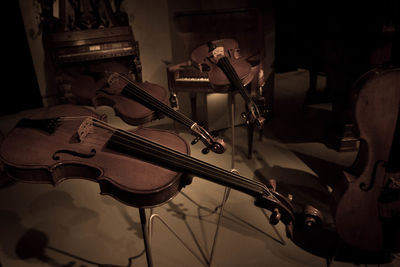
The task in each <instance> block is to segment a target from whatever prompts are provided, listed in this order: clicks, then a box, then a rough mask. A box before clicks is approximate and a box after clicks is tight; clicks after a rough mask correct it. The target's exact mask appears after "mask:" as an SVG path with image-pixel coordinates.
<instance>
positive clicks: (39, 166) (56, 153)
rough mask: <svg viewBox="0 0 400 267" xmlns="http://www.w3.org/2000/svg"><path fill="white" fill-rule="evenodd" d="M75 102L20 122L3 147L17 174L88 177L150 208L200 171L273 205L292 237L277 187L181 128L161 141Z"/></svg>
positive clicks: (289, 211)
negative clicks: (207, 157)
mask: <svg viewBox="0 0 400 267" xmlns="http://www.w3.org/2000/svg"><path fill="white" fill-rule="evenodd" d="M54 109H55V110H54ZM70 109H71V108H70V107H65V106H61V107H51V108H46V109H44V110H43V111H41V112H40V113H39V114H37V115H35V116H34V117H32V118H26V119H22V120H20V121H19V122H18V123H17V125H16V127H15V128H14V129H13V130H12V131H11V132H10V133H9V134H8V135H7V137H6V138H5V140H4V141H3V143H2V145H1V147H0V159H1V161H2V162H3V163H4V165H5V167H6V170H7V172H8V173H9V174H10V176H11V177H14V178H15V179H18V180H22V181H27V182H36V183H52V184H54V185H57V184H58V183H60V182H61V181H63V180H65V179H69V178H77V177H82V178H85V179H89V180H92V181H95V182H98V183H99V185H100V189H101V193H102V194H107V195H111V196H112V197H114V198H116V199H118V200H120V201H122V202H124V203H126V204H128V205H132V206H135V207H152V206H156V205H160V204H162V203H164V202H165V201H167V200H169V199H171V198H172V197H173V196H175V195H176V194H177V193H178V192H179V191H180V190H181V188H182V187H183V186H186V185H187V184H189V183H190V182H191V179H188V178H185V179H183V177H193V175H195V176H197V177H201V178H204V179H207V180H209V181H211V182H214V183H217V184H220V185H222V186H227V187H230V188H233V189H236V190H239V191H241V192H243V193H246V194H248V195H250V196H252V197H254V198H255V204H256V205H257V206H260V207H262V208H265V209H268V210H270V211H272V214H271V216H270V223H273V224H276V223H278V222H279V221H281V222H283V223H284V224H285V225H286V226H287V227H286V228H287V234H288V236H291V233H292V231H293V223H294V219H295V217H294V209H293V206H292V204H291V202H290V200H289V199H288V198H286V197H285V196H283V195H281V194H280V193H278V192H277V191H275V190H274V189H273V188H268V187H267V186H266V185H265V184H262V183H260V182H257V181H253V180H251V179H248V178H245V177H243V176H240V175H239V174H237V173H234V172H230V171H227V170H224V169H222V168H219V167H217V166H214V165H212V164H209V163H206V162H203V161H201V160H198V159H196V158H193V157H191V156H190V155H188V151H189V147H188V146H186V145H185V144H186V143H185V142H184V140H182V139H181V138H178V136H177V135H175V134H171V133H170V134H169V135H170V136H171V135H172V136H171V137H169V138H168V140H167V139H163V142H162V143H163V144H161V142H159V138H160V136H157V135H155V134H154V133H153V131H152V130H144V129H143V130H140V131H139V132H129V131H125V130H122V129H118V128H115V127H113V126H111V125H110V124H107V123H106V122H105V121H104V120H102V119H99V118H98V117H96V116H93V115H91V114H88V113H87V111H84V110H83V111H82V112H80V114H77V113H76V111H79V110H78V107H75V108H73V110H72V111H73V112H72V114H70V113H71V112H69V111H70ZM62 111H64V114H62V113H63V112H62ZM57 115H64V116H57ZM54 116H55V117H54ZM166 134H168V132H166V131H163V135H166ZM164 144H165V145H164ZM153 164H156V165H158V166H155V165H153ZM164 168H166V169H164ZM177 173H180V174H177Z"/></svg>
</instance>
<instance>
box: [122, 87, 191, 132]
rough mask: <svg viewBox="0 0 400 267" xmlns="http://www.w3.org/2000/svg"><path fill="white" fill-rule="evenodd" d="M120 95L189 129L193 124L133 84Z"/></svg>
mask: <svg viewBox="0 0 400 267" xmlns="http://www.w3.org/2000/svg"><path fill="white" fill-rule="evenodd" d="M121 94H122V95H124V96H126V97H128V98H130V99H134V100H138V101H139V102H140V103H141V104H143V105H145V106H147V107H148V108H150V109H152V110H156V111H159V112H161V113H163V114H165V115H166V116H168V117H170V118H171V119H173V120H175V121H178V122H180V123H182V124H183V125H185V126H186V127H189V128H190V127H191V126H192V125H193V124H194V122H193V121H192V120H191V119H189V118H188V117H186V116H185V115H183V114H182V113H180V112H177V111H175V110H174V109H173V108H171V107H169V106H167V105H166V104H164V103H163V102H161V101H160V100H158V99H157V98H155V97H153V96H152V95H150V94H148V93H147V92H146V91H144V90H143V89H141V88H140V87H139V86H138V85H136V84H135V83H131V82H129V83H127V85H126V86H125V87H124V88H123V90H122V92H121Z"/></svg>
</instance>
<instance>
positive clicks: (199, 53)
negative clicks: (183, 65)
mask: <svg viewBox="0 0 400 267" xmlns="http://www.w3.org/2000/svg"><path fill="white" fill-rule="evenodd" d="M191 60H192V61H193V62H195V64H197V66H198V68H199V69H200V70H201V71H207V72H208V77H209V81H210V84H211V85H212V86H213V88H214V89H215V91H216V92H224V91H226V88H229V86H231V87H232V88H233V89H234V90H237V91H238V92H239V93H240V95H241V96H242V97H243V99H244V101H245V103H246V109H247V112H244V113H243V114H242V117H244V118H246V122H247V124H256V125H257V126H258V127H260V128H261V127H262V126H263V124H264V121H265V118H264V117H263V116H264V115H263V114H262V113H261V112H260V110H259V108H258V106H257V105H256V104H255V103H254V101H253V99H252V98H251V97H250V96H249V94H248V92H247V89H246V88H245V86H246V85H247V84H248V83H250V82H251V81H252V80H253V78H254V75H255V72H254V71H252V68H251V65H250V63H249V62H248V61H247V60H246V59H245V58H243V57H240V53H239V45H238V43H237V42H236V41H235V40H232V39H221V40H216V41H212V42H208V43H207V44H204V45H202V46H199V47H198V48H196V49H195V50H193V52H192V54H191ZM221 88H224V89H221ZM266 112H267V110H264V113H266Z"/></svg>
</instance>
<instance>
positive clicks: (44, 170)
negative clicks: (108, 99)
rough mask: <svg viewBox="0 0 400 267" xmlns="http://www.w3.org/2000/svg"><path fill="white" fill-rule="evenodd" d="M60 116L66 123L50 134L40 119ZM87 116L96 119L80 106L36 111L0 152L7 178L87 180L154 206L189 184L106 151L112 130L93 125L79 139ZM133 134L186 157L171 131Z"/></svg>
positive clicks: (181, 142) (135, 202) (186, 150)
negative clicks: (88, 131)
mask: <svg viewBox="0 0 400 267" xmlns="http://www.w3.org/2000/svg"><path fill="white" fill-rule="evenodd" d="M66 115H67V116H68V117H70V118H71V119H68V120H64V121H61V122H59V123H57V124H59V125H52V126H51V127H54V132H51V129H50V128H51V127H50V128H49V127H45V125H48V121H46V120H45V119H48V118H57V117H63V116H66ZM88 117H94V118H97V119H99V120H101V119H102V118H101V117H99V115H97V114H96V113H94V112H92V111H91V110H89V109H86V108H84V107H79V106H73V105H61V106H55V107H51V108H45V109H42V110H40V111H38V112H36V113H35V114H34V115H33V116H32V117H31V118H30V119H32V120H31V122H30V123H29V121H28V122H24V121H20V123H19V124H18V125H17V127H16V128H14V129H13V130H12V131H11V132H10V133H9V134H8V136H7V137H6V139H5V140H4V142H3V144H2V146H1V149H0V158H1V161H2V162H3V163H4V165H5V168H6V170H7V172H8V174H9V175H10V176H12V177H13V178H15V179H17V180H19V181H24V182H31V183H49V184H53V185H57V184H59V183H60V182H62V181H63V180H66V179H71V178H84V179H89V180H92V181H95V182H97V183H99V185H100V189H101V194H106V195H111V196H112V197H114V198H116V199H118V200H120V201H122V202H124V203H125V204H128V205H131V206H135V207H151V206H156V205H160V204H162V203H164V202H165V201H167V200H169V199H170V198H172V197H173V196H175V194H177V193H178V192H179V190H180V189H181V187H182V186H184V185H186V184H187V183H189V182H190V179H189V178H188V177H187V176H184V175H182V174H181V173H178V172H174V171H171V170H167V169H165V168H162V167H159V166H157V165H154V164H151V163H147V162H144V161H142V160H139V159H136V158H133V157H125V156H123V155H121V154H119V153H118V152H116V151H112V150H110V149H109V148H107V145H106V144H107V140H109V138H110V137H111V135H112V134H113V132H112V131H109V130H107V129H103V128H101V127H96V129H95V130H94V131H93V132H91V133H90V134H88V136H87V137H86V138H85V140H79V136H78V130H82V127H80V126H81V125H84V124H83V122H84V121H85V119H87V118H88ZM35 119H38V120H37V121H35ZM41 122H43V123H41ZM134 133H135V134H137V135H141V136H144V137H147V138H149V139H152V140H154V141H155V142H158V143H162V144H165V145H166V146H169V147H171V148H173V149H176V150H178V151H181V152H182V153H185V154H189V153H190V149H189V146H188V144H187V143H186V141H185V140H183V139H182V138H181V137H179V136H178V135H177V134H175V133H171V132H168V131H165V130H155V129H145V128H139V129H138V130H136V131H134Z"/></svg>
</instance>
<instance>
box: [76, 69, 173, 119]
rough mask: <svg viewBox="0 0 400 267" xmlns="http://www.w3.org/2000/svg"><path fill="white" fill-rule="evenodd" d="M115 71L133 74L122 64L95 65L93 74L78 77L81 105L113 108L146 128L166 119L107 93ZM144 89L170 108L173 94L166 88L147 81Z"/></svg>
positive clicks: (155, 112) (77, 85) (142, 87)
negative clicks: (146, 125) (111, 74)
mask: <svg viewBox="0 0 400 267" xmlns="http://www.w3.org/2000/svg"><path fill="white" fill-rule="evenodd" d="M113 72H118V73H120V74H122V75H129V70H128V68H126V67H125V66H124V65H122V64H118V63H109V64H103V65H101V66H95V67H92V68H91V69H90V71H89V73H87V74H80V75H77V77H76V78H75V79H74V81H73V83H72V84H71V92H72V93H73V94H74V96H75V97H76V99H77V101H78V103H79V104H84V105H93V106H95V107H96V106H100V105H106V106H110V107H112V108H113V109H114V111H115V113H116V115H117V116H119V117H120V118H121V119H122V120H123V121H125V122H126V123H128V124H130V125H142V124H145V123H147V122H150V121H152V120H155V119H158V118H161V117H162V113H159V112H157V110H153V109H150V108H148V107H146V105H144V104H143V103H139V102H138V101H135V100H133V99H130V98H127V97H124V96H122V95H120V94H119V93H115V92H110V91H109V90H107V88H106V87H107V83H108V76H109V75H110V73H113ZM138 84H139V83H138ZM140 88H141V89H142V90H144V91H145V92H147V93H148V94H150V95H151V96H153V97H154V98H155V99H157V100H159V101H160V102H161V103H163V104H164V105H168V102H169V101H168V100H169V95H168V92H167V90H165V88H163V87H162V86H160V85H157V84H154V83H150V82H144V83H141V84H140Z"/></svg>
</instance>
